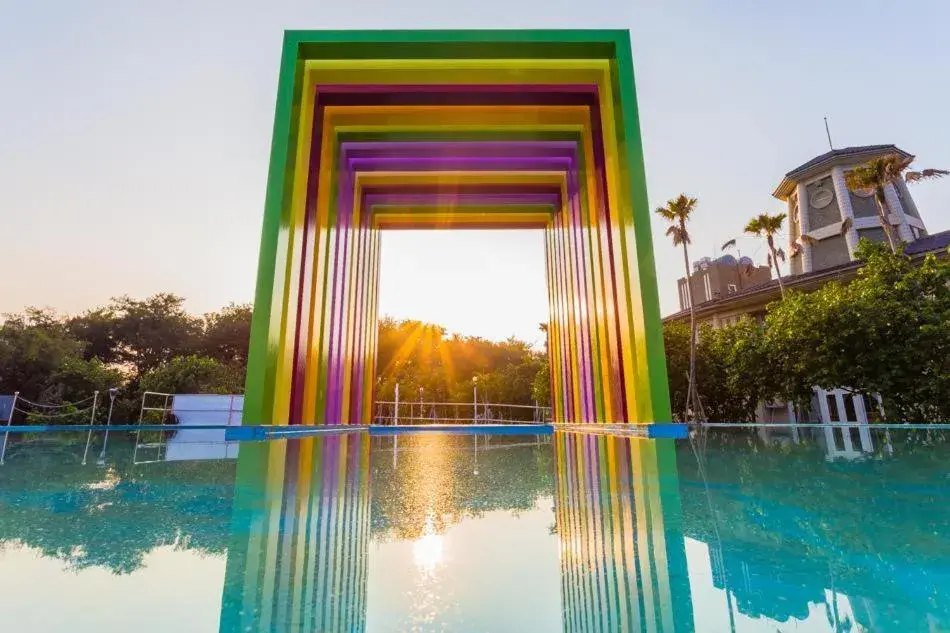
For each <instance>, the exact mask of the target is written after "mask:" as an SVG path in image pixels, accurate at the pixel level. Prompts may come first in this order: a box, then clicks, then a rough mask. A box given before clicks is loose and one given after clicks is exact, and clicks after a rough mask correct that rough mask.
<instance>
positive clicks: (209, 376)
mask: <svg viewBox="0 0 950 633" xmlns="http://www.w3.org/2000/svg"><path fill="white" fill-rule="evenodd" d="M141 388H142V391H157V392H159V393H216V394H230V393H241V392H242V391H243V390H244V376H243V374H241V373H239V372H236V371H235V370H234V368H232V367H229V366H227V365H225V364H224V363H221V362H218V361H217V360H215V359H213V358H208V357H206V356H178V357H176V358H173V359H172V360H170V361H168V362H166V363H164V364H162V365H161V366H159V367H155V368H153V369H150V370H149V371H148V372H146V373H145V375H143V376H142V380H141Z"/></svg>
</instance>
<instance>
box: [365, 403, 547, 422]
mask: <svg viewBox="0 0 950 633" xmlns="http://www.w3.org/2000/svg"><path fill="white" fill-rule="evenodd" d="M550 421H551V408H550V407H541V406H537V405H530V404H505V403H500V402H425V401H418V400H417V401H411V400H410V401H402V402H400V401H398V400H391V401H390V400H379V401H377V402H376V403H375V408H374V411H373V424H387V425H400V424H547V423H549V422H550Z"/></svg>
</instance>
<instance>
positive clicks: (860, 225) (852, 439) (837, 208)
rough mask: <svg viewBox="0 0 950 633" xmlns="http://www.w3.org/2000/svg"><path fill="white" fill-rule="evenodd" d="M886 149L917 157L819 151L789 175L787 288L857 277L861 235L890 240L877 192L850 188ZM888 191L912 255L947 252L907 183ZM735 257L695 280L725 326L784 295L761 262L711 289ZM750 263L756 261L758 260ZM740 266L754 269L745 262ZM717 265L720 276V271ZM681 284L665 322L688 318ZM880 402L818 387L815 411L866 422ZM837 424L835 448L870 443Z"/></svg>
mask: <svg viewBox="0 0 950 633" xmlns="http://www.w3.org/2000/svg"><path fill="white" fill-rule="evenodd" d="M887 154H899V155H901V156H905V157H909V156H910V154H908V153H907V152H905V151H903V150H901V149H899V148H897V147H896V146H894V145H868V146H862V147H848V148H844V149H838V150H832V151H830V152H826V153H824V154H822V155H821V156H817V157H815V158H813V159H811V160H810V161H808V162H806V163H804V164H803V165H801V166H799V167H796V168H795V169H793V170H792V171H790V172H788V173H787V174H786V175H785V177H784V178H783V179H782V182H781V184H780V185H779V186H778V187H777V188H776V189H775V191H774V192H773V195H774V196H775V197H776V198H778V199H779V200H782V201H784V202H785V203H786V204H787V206H788V224H787V226H788V228H789V231H788V232H789V248H788V249H787V250H788V252H789V253H791V254H792V255H791V257H790V260H789V268H790V274H789V275H786V276H785V277H783V279H782V281H783V283H784V285H785V288H786V290H798V291H803V292H810V291H813V290H817V289H818V288H820V287H821V286H823V285H824V284H826V283H828V282H829V281H841V282H847V281H850V280H852V279H854V277H855V276H856V275H857V272H858V269H859V268H860V267H861V262H859V261H855V259H854V250H855V248H856V247H857V244H858V240H859V239H861V238H862V237H865V238H868V239H870V240H873V241H880V242H884V241H886V240H887V237H886V235H885V233H884V229H883V228H881V222H880V218H879V215H878V211H877V202H876V201H875V199H874V196H873V194H871V195H864V194H860V193H854V192H851V191H848V188H847V187H846V186H845V179H844V175H845V173H847V172H848V170H850V169H852V168H854V167H856V166H858V165H861V164H863V163H866V162H867V161H869V160H872V159H874V158H878V157H881V156H885V155H887ZM885 194H886V197H887V204H888V210H889V211H890V215H889V218H888V219H889V221H890V222H891V224H892V225H893V226H894V227H895V228H896V229H897V232H898V235H899V236H900V238H901V240H903V241H904V242H906V243H907V245H906V247H905V249H904V252H905V253H906V254H907V255H910V256H911V257H913V258H914V259H919V260H922V259H923V258H924V257H925V256H926V255H927V254H928V253H940V252H943V253H946V251H947V248H948V247H950V231H943V232H941V233H935V234H933V235H930V234H928V232H927V229H926V226H925V225H924V222H923V220H922V219H921V217H920V212H919V211H918V209H917V205H916V204H915V203H914V200H913V198H912V197H911V194H910V191H909V190H908V188H907V186H906V184H905V183H904V182H899V183H898V184H897V185H896V186H895V185H890V186H888V187H887V189H886V191H885ZM746 259H747V258H742V260H746ZM742 260H740V262H742ZM729 261H735V260H733V259H732V258H731V256H725V257H721V258H719V259H717V260H709V259H708V258H707V259H706V260H700V261H699V262H697V263H696V264H694V273H693V274H692V275H690V286H691V289H692V293H691V296H692V299H693V305H694V312H695V315H696V321H697V323H699V324H709V325H711V326H712V327H723V326H726V325H730V324H732V323H735V322H736V321H738V320H739V319H740V318H742V317H752V318H755V319H761V318H764V316H765V313H766V309H767V306H768V305H769V304H770V303H772V302H773V301H777V300H779V299H780V298H781V289H780V288H779V285H778V280H777V279H772V278H771V276H770V270H769V269H768V268H767V267H764V266H762V267H759V268H757V269H755V271H760V270H761V271H763V272H761V273H759V272H753V273H751V276H750V278H749V279H748V281H747V283H746V284H745V285H744V286H743V287H739V286H738V285H737V284H736V287H735V288H734V289H733V287H732V286H731V285H730V284H732V283H733V282H730V281H724V282H722V283H724V284H725V287H724V288H723V287H720V286H715V289H714V290H711V291H707V287H710V288H712V287H713V286H712V284H713V283H714V282H713V280H714V279H715V280H719V279H725V276H718V275H719V272H718V271H720V270H728V269H729V263H728V262H729ZM704 262H705V263H704ZM748 264H749V266H751V261H750V262H748ZM738 268H739V269H741V270H747V268H744V267H743V266H742V265H741V264H740V265H739V266H738ZM707 271H708V272H709V275H708V276H707V275H706V273H707ZM714 272H715V274H716V275H717V276H714V275H713V273H714ZM707 280H708V281H707ZM707 284H708V286H707ZM678 285H679V299H680V310H679V311H678V312H676V313H674V314H671V315H669V316H667V317H666V318H665V319H664V322H670V321H688V320H689V306H688V304H685V301H686V293H685V285H686V282H685V280H684V279H679V280H678ZM717 293H718V294H717ZM876 406H878V403H873V402H865V400H864V398H862V397H861V396H856V395H853V394H851V393H850V392H848V391H846V390H842V389H834V390H831V391H824V390H821V389H817V388H816V389H815V398H814V400H813V407H812V409H813V412H812V415H813V416H814V418H815V420H816V421H822V422H829V423H839V424H842V425H847V424H848V423H850V424H865V423H867V420H868V412H869V411H870V410H871V409H872V408H873V407H876ZM758 419H759V421H761V422H795V421H796V418H795V412H794V411H793V410H792V407H791V406H790V405H788V404H786V403H783V402H775V403H763V404H762V405H761V406H760V409H759V414H758ZM837 431H838V430H837V429H835V430H831V429H829V430H827V431H826V435H827V441H828V450H829V455H831V456H836V457H853V456H858V455H860V454H863V453H865V452H868V451H869V450H871V448H872V442H871V438H870V436H869V435H868V434H867V432H866V431H864V430H859V429H858V428H856V427H847V426H843V428H842V429H840V432H837Z"/></svg>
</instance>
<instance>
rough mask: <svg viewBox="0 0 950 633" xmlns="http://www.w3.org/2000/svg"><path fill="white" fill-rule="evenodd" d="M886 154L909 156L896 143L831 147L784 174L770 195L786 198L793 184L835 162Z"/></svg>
mask: <svg viewBox="0 0 950 633" xmlns="http://www.w3.org/2000/svg"><path fill="white" fill-rule="evenodd" d="M887 154H899V155H901V156H905V157H910V156H911V155H910V154H908V153H907V152H905V151H904V150H902V149H900V148H899V147H897V146H896V145H856V146H854V147H842V148H841V149H833V150H831V151H830V152H825V153H824V154H822V155H821V156H816V157H814V158H812V159H811V160H809V161H808V162H805V163H802V164H801V165H799V166H798V167H796V168H795V169H793V170H791V171H790V172H788V173H787V174H785V178H783V179H782V182H781V183H780V184H779V186H778V187H776V189H775V191H774V192H772V195H773V196H775V197H776V198H778V199H779V200H786V199H787V198H788V196H789V195H791V193H792V191H793V190H794V189H795V185H796V184H798V183H799V182H801V181H802V180H805V179H806V178H808V177H809V176H812V175H815V174H817V173H820V172H821V171H823V170H825V169H828V168H830V167H833V166H834V165H836V164H849V163H852V164H853V163H855V162H863V161H864V160H871V159H872V158H877V157H878V156H885V155H887Z"/></svg>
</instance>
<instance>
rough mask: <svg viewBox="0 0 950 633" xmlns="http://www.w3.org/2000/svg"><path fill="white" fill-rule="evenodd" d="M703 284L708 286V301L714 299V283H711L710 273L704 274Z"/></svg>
mask: <svg viewBox="0 0 950 633" xmlns="http://www.w3.org/2000/svg"><path fill="white" fill-rule="evenodd" d="M703 285H705V287H706V301H710V300H711V299H712V284H711V283H709V273H706V274H705V275H703Z"/></svg>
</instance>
